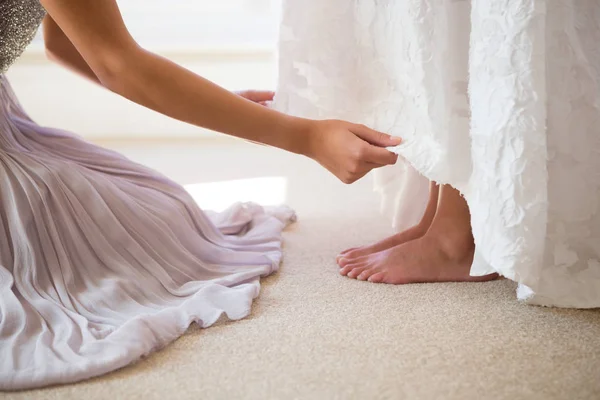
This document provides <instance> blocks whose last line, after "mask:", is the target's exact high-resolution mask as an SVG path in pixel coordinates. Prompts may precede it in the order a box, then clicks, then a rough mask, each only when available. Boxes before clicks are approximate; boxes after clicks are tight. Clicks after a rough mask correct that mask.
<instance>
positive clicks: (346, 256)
mask: <svg viewBox="0 0 600 400" xmlns="http://www.w3.org/2000/svg"><path fill="white" fill-rule="evenodd" d="M438 197H439V185H438V184H436V183H435V182H431V186H430V189H429V200H428V202H427V208H426V209H425V213H424V214H423V218H421V221H420V222H419V223H418V224H417V225H415V226H413V227H411V228H409V229H407V230H405V231H402V232H400V233H397V234H395V235H392V236H389V237H387V238H385V239H383V240H381V241H379V242H377V243H374V244H371V245H368V246H363V247H354V248H351V249H348V250H345V251H343V252H341V253H340V254H339V255H338V256H337V258H336V261H337V263H338V265H339V266H340V267H345V266H346V265H348V264H349V263H352V262H353V261H354V260H356V259H358V258H360V257H364V256H366V255H369V254H374V253H378V252H380V251H383V250H387V249H390V248H392V247H395V246H398V245H400V244H402V243H406V242H408V241H411V240H415V239H418V238H420V237H421V236H423V235H425V233H426V232H427V230H428V229H429V227H430V226H431V222H432V221H433V217H434V216H435V212H436V209H437V203H438Z"/></svg>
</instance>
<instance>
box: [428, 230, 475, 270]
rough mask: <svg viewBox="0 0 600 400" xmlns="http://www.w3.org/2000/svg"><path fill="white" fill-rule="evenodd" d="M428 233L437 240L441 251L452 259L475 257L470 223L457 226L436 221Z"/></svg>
mask: <svg viewBox="0 0 600 400" xmlns="http://www.w3.org/2000/svg"><path fill="white" fill-rule="evenodd" d="M448 222H452V221H448ZM454 222H455V221H454ZM427 235H428V236H430V237H431V238H432V239H434V240H435V241H436V242H437V246H438V248H439V249H440V251H441V252H442V253H443V254H444V255H445V256H446V257H447V258H448V259H449V260H451V261H457V262H462V261H465V259H467V258H471V257H473V253H474V251H475V240H474V239H473V234H472V232H471V226H470V225H467V226H456V224H454V225H453V224H450V223H444V221H434V223H433V224H432V225H431V227H430V228H429V230H428V231H427Z"/></svg>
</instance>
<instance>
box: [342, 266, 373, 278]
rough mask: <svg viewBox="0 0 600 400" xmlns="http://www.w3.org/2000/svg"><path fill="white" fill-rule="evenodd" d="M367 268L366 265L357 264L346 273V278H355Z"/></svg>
mask: <svg viewBox="0 0 600 400" xmlns="http://www.w3.org/2000/svg"><path fill="white" fill-rule="evenodd" d="M366 269H369V266H368V265H361V266H358V267H356V268H354V269H353V270H352V271H350V272H348V275H346V276H347V277H348V278H353V279H355V278H357V277H358V276H359V275H360V274H361V273H362V272H363V271H364V270H366Z"/></svg>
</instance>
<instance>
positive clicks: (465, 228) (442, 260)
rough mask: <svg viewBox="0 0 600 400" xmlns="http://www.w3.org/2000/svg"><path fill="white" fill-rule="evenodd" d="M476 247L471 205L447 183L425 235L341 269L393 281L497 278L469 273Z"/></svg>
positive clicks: (365, 277)
mask: <svg viewBox="0 0 600 400" xmlns="http://www.w3.org/2000/svg"><path fill="white" fill-rule="evenodd" d="M474 250H475V244H474V242H473V236H472V234H471V226H470V220H469V210H468V206H467V204H466V202H465V201H464V199H463V198H462V197H461V196H460V194H459V193H458V192H457V191H456V190H454V189H453V188H451V187H450V186H443V187H442V190H441V193H440V202H439V206H438V212H437V214H436V216H435V218H434V220H433V223H432V224H431V227H430V228H429V230H428V231H427V233H426V234H425V235H424V236H422V237H420V238H418V239H415V240H412V241H409V242H406V243H403V244H400V245H397V246H395V247H392V248H389V249H385V250H382V251H380V252H377V253H373V254H369V255H365V256H362V257H358V258H356V259H354V260H353V261H351V262H350V263H348V264H347V265H345V266H344V267H342V268H341V270H340V273H341V274H342V275H347V276H348V277H350V278H356V279H360V280H369V281H371V282H382V283H391V284H405V283H417V282H467V281H468V282H481V281H487V280H492V279H495V278H497V275H496V274H493V275H486V276H482V277H472V276H470V275H469V271H470V268H471V263H472V261H473V253H474Z"/></svg>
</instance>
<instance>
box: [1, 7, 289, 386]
mask: <svg viewBox="0 0 600 400" xmlns="http://www.w3.org/2000/svg"><path fill="white" fill-rule="evenodd" d="M43 16H44V10H43V8H42V7H41V6H40V4H39V3H38V2H37V0H6V1H3V2H2V3H1V4H0V389H5V390H6V389H8V390H11V389H23V388H32V387H39V386H43V385H50V384H59V383H67V382H74V381H78V380H81V379H85V378H89V377H92V376H96V375H100V374H103V373H106V372H109V371H112V370H115V369H117V368H120V367H123V366H125V365H127V364H129V363H131V362H133V361H135V360H137V359H139V358H140V357H142V356H144V355H147V354H148V353H150V352H151V351H153V350H156V349H157V348H160V347H162V346H164V345H166V344H168V343H169V342H171V341H173V340H174V339H176V338H177V337H178V336H180V335H181V334H182V333H183V332H184V331H185V330H186V329H187V328H188V326H189V325H190V323H192V322H196V323H198V324H199V325H200V326H202V327H208V326H210V325H211V324H213V323H214V322H215V321H216V320H217V319H218V318H219V317H220V316H221V315H222V314H226V315H227V317H228V318H230V319H234V320H235V319H239V318H243V317H245V316H247V315H248V313H249V312H250V307H251V304H252V300H253V299H254V298H255V297H256V296H257V295H258V291H259V278H260V277H261V276H265V275H269V274H271V273H273V272H274V271H276V270H277V268H278V266H279V263H280V261H281V231H282V229H283V228H284V227H285V226H286V224H287V223H288V222H290V221H292V220H293V219H294V214H293V212H292V211H291V210H289V209H287V208H284V207H281V208H277V209H272V210H264V209H263V208H261V207H260V206H257V205H254V204H238V205H235V206H234V207H232V208H230V209H229V210H228V211H226V212H225V213H222V214H210V215H208V214H207V213H205V212H203V211H202V210H200V209H199V208H198V206H197V205H196V204H195V203H194V201H193V200H192V198H191V197H190V196H189V195H188V193H187V192H186V191H185V190H184V189H183V188H182V187H181V186H179V185H178V184H176V183H174V182H172V181H170V180H168V179H167V178H165V177H163V176H161V175H160V174H158V173H156V172H155V171H152V170H150V169H148V168H145V167H143V166H141V165H138V164H136V163H134V162H132V161H129V160H128V159H126V158H125V157H123V156H121V155H119V154H117V153H115V152H112V151H109V150H106V149H103V148H100V147H97V146H94V145H92V144H89V143H86V142H85V141H83V140H81V139H80V138H78V137H76V136H74V135H72V134H69V133H66V132H63V131H61V130H57V129H50V128H44V127H40V126H39V125H36V124H35V123H34V122H33V121H32V120H31V119H30V118H29V117H28V116H27V114H26V113H25V112H24V111H23V109H22V108H21V106H20V105H19V103H18V101H17V100H16V98H15V95H14V93H13V91H12V90H11V88H10V86H9V84H8V81H7V80H6V79H5V78H4V77H3V76H2V73H3V72H4V71H5V70H6V69H7V68H8V66H9V65H10V64H11V63H12V61H14V59H15V58H16V57H17V56H18V55H20V54H21V52H22V50H23V48H24V47H25V46H26V45H27V44H28V43H29V42H30V40H31V38H32V37H33V34H34V33H35V31H36V30H37V27H38V26H39V24H40V21H41V19H42V18H43Z"/></svg>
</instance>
